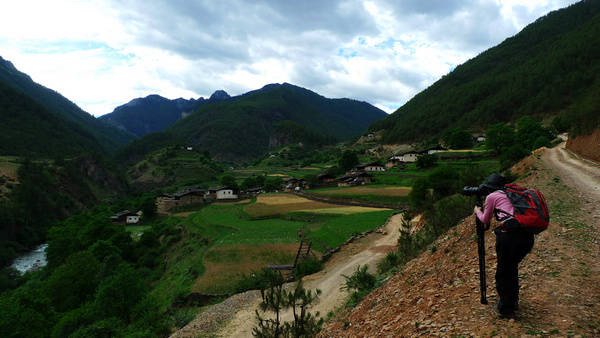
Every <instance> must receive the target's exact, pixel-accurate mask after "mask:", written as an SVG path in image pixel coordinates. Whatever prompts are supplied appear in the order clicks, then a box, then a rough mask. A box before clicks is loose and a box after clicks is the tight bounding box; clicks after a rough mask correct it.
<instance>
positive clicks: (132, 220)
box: [110, 210, 142, 224]
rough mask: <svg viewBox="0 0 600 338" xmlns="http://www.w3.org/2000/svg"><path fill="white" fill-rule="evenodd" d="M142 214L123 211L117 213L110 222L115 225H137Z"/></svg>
mask: <svg viewBox="0 0 600 338" xmlns="http://www.w3.org/2000/svg"><path fill="white" fill-rule="evenodd" d="M141 214H142V212H141V211H138V212H137V213H135V212H133V211H129V210H123V211H121V212H118V213H116V214H115V215H113V216H111V217H110V220H111V221H112V222H113V223H118V224H136V223H138V222H139V221H140V217H141Z"/></svg>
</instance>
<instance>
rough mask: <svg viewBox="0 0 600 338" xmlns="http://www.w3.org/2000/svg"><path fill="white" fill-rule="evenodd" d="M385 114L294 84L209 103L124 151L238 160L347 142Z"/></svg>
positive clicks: (269, 87)
mask: <svg viewBox="0 0 600 338" xmlns="http://www.w3.org/2000/svg"><path fill="white" fill-rule="evenodd" d="M384 116H386V114H385V112H383V111H382V110H380V109H378V108H375V107H373V106H371V105H370V104H368V103H366V102H359V101H355V100H350V99H328V98H325V97H323V96H320V95H318V94H316V93H314V92H312V91H310V90H307V89H304V88H301V87H297V86H294V85H291V84H287V83H284V84H271V85H267V86H265V87H263V88H262V89H260V90H256V91H253V92H249V93H246V94H244V95H240V96H238V97H234V98H232V99H229V100H226V101H222V102H215V103H211V104H207V105H204V106H202V107H200V108H199V109H198V110H197V111H196V112H194V113H193V114H191V115H190V116H188V117H187V118H185V119H183V120H180V121H177V122H176V123H175V124H173V125H172V126H171V127H169V128H168V129H166V130H165V131H164V132H162V133H155V134H150V135H147V136H146V137H144V138H142V139H141V140H138V141H135V142H133V143H132V144H131V145H129V146H128V147H126V148H125V149H124V151H123V156H125V157H127V158H131V157H136V156H141V155H144V154H146V153H148V152H151V151H154V150H156V149H158V148H162V147H164V146H166V145H171V144H180V145H189V146H194V147H195V148H198V149H202V150H208V151H209V152H210V154H211V155H213V156H214V157H215V158H217V159H219V160H225V161H232V162H239V161H243V160H248V159H251V158H253V157H256V156H259V155H262V154H264V153H265V152H266V151H268V150H269V149H272V148H274V147H277V146H279V145H281V144H282V143H287V142H303V143H317V144H323V143H328V142H331V141H333V138H335V139H337V140H348V139H350V138H352V137H355V136H358V135H360V134H362V133H363V132H364V131H365V129H366V128H367V126H368V125H369V124H371V123H373V122H374V121H376V120H378V119H381V118H383V117H384ZM294 126H296V127H294ZM298 126H300V127H298ZM332 126H335V128H332ZM299 129H302V130H299ZM294 130H299V132H295V131H294Z"/></svg>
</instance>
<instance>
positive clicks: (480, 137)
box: [473, 135, 485, 143]
mask: <svg viewBox="0 0 600 338" xmlns="http://www.w3.org/2000/svg"><path fill="white" fill-rule="evenodd" d="M473 140H474V141H475V142H478V143H482V142H485V135H477V136H473Z"/></svg>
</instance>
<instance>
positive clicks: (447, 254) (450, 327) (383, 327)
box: [320, 145, 600, 337]
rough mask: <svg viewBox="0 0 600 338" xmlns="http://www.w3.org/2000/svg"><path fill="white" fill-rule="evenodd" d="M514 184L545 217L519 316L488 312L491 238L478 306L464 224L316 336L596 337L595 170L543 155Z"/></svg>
mask: <svg viewBox="0 0 600 338" xmlns="http://www.w3.org/2000/svg"><path fill="white" fill-rule="evenodd" d="M521 167H526V168H527V169H528V170H522V172H523V173H524V174H525V175H524V176H525V177H522V178H521V179H519V182H518V183H520V184H522V185H524V186H529V187H537V188H538V189H540V190H541V191H542V192H543V193H544V194H545V196H546V200H547V201H548V205H549V208H550V213H551V225H550V228H549V229H548V230H546V231H545V232H543V233H541V234H540V235H537V236H536V243H535V246H534V248H533V250H532V252H531V253H530V254H529V255H528V256H527V257H526V258H525V259H524V260H523V262H522V263H521V265H520V270H519V279H520V285H521V292H520V310H519V311H518V313H517V318H516V319H510V320H509V319H500V318H498V317H497V316H496V315H495V314H494V313H493V312H492V310H491V306H492V305H493V304H494V303H495V300H496V299H497V294H496V291H495V288H494V284H495V282H494V271H495V267H496V255H495V243H494V241H495V238H494V235H493V234H491V233H489V232H488V233H487V234H486V265H487V280H488V287H487V295H488V300H489V305H482V304H480V302H479V300H480V297H479V277H478V262H477V244H476V241H475V239H474V237H473V235H474V228H475V224H474V223H475V222H474V218H473V217H472V216H471V217H469V218H467V219H465V220H464V221H463V222H462V223H461V224H459V225H458V226H457V227H456V228H455V229H451V230H450V231H449V232H448V233H447V234H446V235H444V236H442V237H441V238H439V239H438V240H437V241H436V242H434V243H433V244H432V247H435V248H436V250H433V249H432V250H427V251H426V252H425V253H423V254H422V255H420V256H419V257H418V258H416V259H414V260H412V261H411V262H409V263H408V264H407V265H406V266H405V268H404V269H403V270H402V271H401V272H399V273H397V274H396V275H394V276H393V277H392V278H391V279H390V280H389V281H388V282H387V283H386V284H385V285H383V286H382V287H380V288H378V289H377V290H375V291H374V292H372V293H371V294H370V295H369V296H367V297H366V298H365V299H364V300H363V301H362V302H361V304H359V305H358V306H357V307H356V308H354V309H353V310H352V311H351V312H350V313H347V314H346V315H343V316H340V317H338V318H336V319H335V320H334V321H332V322H330V323H328V324H327V325H326V327H325V329H324V330H323V331H322V332H321V333H320V336H322V337H381V336H386V337H391V336H394V337H396V336H397V337H416V336H443V337H452V336H454V337H459V336H464V337H488V336H500V337H530V336H556V337H567V336H569V337H577V336H579V337H581V336H587V337H592V336H593V337H598V336H600V306H599V305H598V301H600V283H599V282H600V262H599V261H598V258H599V254H600V250H599V244H600V239H599V229H598V227H599V226H598V221H599V219H600V210H598V208H597V206H598V205H600V199H599V198H598V194H597V190H598V187H599V186H600V179H599V177H600V176H597V174H598V173H599V172H598V168H596V167H594V166H593V165H589V164H587V163H585V162H583V161H581V160H578V159H577V158H574V157H572V156H571V155H570V154H569V153H567V152H565V150H564V148H563V145H561V146H560V147H556V148H553V149H547V150H540V151H539V152H537V154H535V155H533V156H532V157H530V158H528V159H527V160H526V161H525V162H523V163H521Z"/></svg>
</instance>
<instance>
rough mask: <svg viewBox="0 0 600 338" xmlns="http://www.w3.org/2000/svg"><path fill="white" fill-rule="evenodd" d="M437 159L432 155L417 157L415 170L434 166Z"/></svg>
mask: <svg viewBox="0 0 600 338" xmlns="http://www.w3.org/2000/svg"><path fill="white" fill-rule="evenodd" d="M436 159H437V157H436V156H435V155H433V154H426V155H421V156H419V157H417V163H416V165H417V168H419V169H426V168H431V167H433V166H435V160H436Z"/></svg>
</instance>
